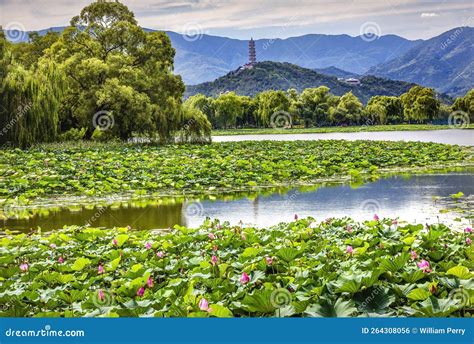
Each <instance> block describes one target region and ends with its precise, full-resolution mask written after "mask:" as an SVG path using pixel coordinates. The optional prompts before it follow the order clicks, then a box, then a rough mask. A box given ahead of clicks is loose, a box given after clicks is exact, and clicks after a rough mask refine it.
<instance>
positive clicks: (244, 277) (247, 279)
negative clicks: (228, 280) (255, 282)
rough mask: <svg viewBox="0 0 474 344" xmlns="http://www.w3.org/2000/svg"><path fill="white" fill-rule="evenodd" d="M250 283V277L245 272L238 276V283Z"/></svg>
mask: <svg viewBox="0 0 474 344" xmlns="http://www.w3.org/2000/svg"><path fill="white" fill-rule="evenodd" d="M249 282H250V277H249V275H247V274H246V273H245V272H242V276H240V283H242V284H247V283H249Z"/></svg>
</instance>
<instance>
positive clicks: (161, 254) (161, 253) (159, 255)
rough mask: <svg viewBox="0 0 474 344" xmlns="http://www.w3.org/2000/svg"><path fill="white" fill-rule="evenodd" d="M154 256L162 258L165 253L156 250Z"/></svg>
mask: <svg viewBox="0 0 474 344" xmlns="http://www.w3.org/2000/svg"><path fill="white" fill-rule="evenodd" d="M156 256H157V257H158V258H163V257H164V256H165V254H164V253H163V251H158V252H156Z"/></svg>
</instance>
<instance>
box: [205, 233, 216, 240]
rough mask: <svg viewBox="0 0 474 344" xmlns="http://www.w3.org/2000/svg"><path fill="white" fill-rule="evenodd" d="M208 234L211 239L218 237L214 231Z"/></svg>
mask: <svg viewBox="0 0 474 344" xmlns="http://www.w3.org/2000/svg"><path fill="white" fill-rule="evenodd" d="M207 236H208V237H209V239H211V240H215V239H216V235H215V234H214V233H209V234H208V235H207Z"/></svg>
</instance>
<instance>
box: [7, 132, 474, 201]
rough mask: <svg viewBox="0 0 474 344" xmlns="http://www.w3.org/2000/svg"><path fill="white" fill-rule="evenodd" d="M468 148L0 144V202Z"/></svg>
mask: <svg viewBox="0 0 474 344" xmlns="http://www.w3.org/2000/svg"><path fill="white" fill-rule="evenodd" d="M471 154H472V148H470V147H459V146H450V145H442V144H435V143H419V142H381V141H380V142H375V141H355V142H348V141H336V140H328V141H295V142H270V141H268V142H234V143H220V144H211V145H201V146H196V145H175V146H164V147H158V146H146V145H126V144H112V145H102V144H78V145H45V146H40V147H38V148H35V149H30V150H19V149H14V150H0V176H1V177H0V204H1V203H2V202H3V203H7V204H10V203H11V204H28V203H31V202H32V201H33V200H35V199H39V198H46V199H47V198H51V197H58V196H61V197H67V196H73V195H74V196H83V197H96V196H107V195H117V194H129V195H135V196H136V195H143V194H148V193H175V194H177V193H181V194H182V193H193V192H194V193H197V192H199V193H203V192H204V193H205V192H215V191H216V190H219V191H224V190H248V189H252V188H258V187H270V186H287V185H304V184H313V183H315V182H316V181H318V180H319V181H321V180H325V179H341V178H346V179H348V178H349V177H350V176H352V177H353V178H355V177H357V178H356V179H359V178H360V176H361V175H364V176H372V178H377V176H378V175H380V174H382V173H384V171H399V170H400V169H402V170H403V169H417V168H418V169H419V168H433V167H436V166H441V167H444V166H452V165H456V164H458V165H459V164H461V165H462V164H464V165H469V164H472V160H471V157H470V156H471Z"/></svg>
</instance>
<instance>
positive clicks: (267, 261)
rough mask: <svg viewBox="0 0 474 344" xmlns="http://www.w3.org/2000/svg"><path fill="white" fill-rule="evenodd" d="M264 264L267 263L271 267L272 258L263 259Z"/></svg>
mask: <svg viewBox="0 0 474 344" xmlns="http://www.w3.org/2000/svg"><path fill="white" fill-rule="evenodd" d="M265 262H266V263H267V265H272V264H273V259H272V257H265Z"/></svg>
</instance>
